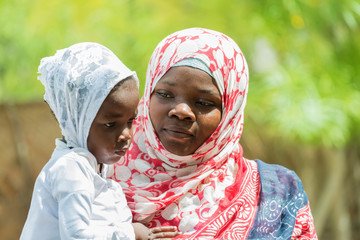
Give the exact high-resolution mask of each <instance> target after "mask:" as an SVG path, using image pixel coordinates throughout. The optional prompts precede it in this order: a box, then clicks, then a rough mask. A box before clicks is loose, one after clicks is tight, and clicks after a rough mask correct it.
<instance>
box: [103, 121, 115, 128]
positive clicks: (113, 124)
mask: <svg viewBox="0 0 360 240" xmlns="http://www.w3.org/2000/svg"><path fill="white" fill-rule="evenodd" d="M104 125H105V127H113V126H115V122H111V123H105V124H104Z"/></svg>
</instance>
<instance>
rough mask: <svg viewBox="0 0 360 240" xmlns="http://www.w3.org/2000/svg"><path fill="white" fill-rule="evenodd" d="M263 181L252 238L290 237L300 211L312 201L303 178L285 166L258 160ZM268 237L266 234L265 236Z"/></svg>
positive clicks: (261, 180) (250, 235)
mask: <svg viewBox="0 0 360 240" xmlns="http://www.w3.org/2000/svg"><path fill="white" fill-rule="evenodd" d="M256 163H257V166H258V172H259V176H260V182H261V190H260V196H259V203H258V210H257V214H256V218H255V221H254V225H253V227H252V230H251V233H250V234H249V238H248V239H259V237H260V236H261V237H262V238H261V239H265V238H266V239H270V238H271V239H272V238H275V236H282V237H284V238H281V239H285V238H289V237H290V236H292V232H293V229H294V226H295V221H296V216H297V212H298V211H299V210H300V209H302V208H304V207H306V206H307V204H308V198H307V195H306V193H305V191H304V189H303V185H302V182H301V180H300V178H299V177H298V176H297V175H296V173H295V172H294V171H292V170H289V169H287V168H285V167H283V166H280V165H276V164H268V163H265V162H263V161H260V160H256ZM264 237H265V238H264Z"/></svg>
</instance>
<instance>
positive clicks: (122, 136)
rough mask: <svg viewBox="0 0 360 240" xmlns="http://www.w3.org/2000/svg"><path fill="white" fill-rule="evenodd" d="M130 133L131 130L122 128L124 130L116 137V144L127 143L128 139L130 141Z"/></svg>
mask: <svg viewBox="0 0 360 240" xmlns="http://www.w3.org/2000/svg"><path fill="white" fill-rule="evenodd" d="M131 131H132V128H129V127H126V128H124V130H123V131H122V132H121V134H120V135H119V137H118V142H121V141H128V140H129V139H131V135H132V134H131Z"/></svg>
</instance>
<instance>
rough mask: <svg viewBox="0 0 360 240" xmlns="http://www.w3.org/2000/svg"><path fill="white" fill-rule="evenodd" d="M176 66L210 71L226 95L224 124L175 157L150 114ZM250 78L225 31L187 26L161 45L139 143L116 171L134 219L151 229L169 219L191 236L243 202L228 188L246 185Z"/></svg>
mask: <svg viewBox="0 0 360 240" xmlns="http://www.w3.org/2000/svg"><path fill="white" fill-rule="evenodd" d="M173 66H174V67H176V66H191V67H195V68H199V69H201V70H203V71H205V72H208V73H209V74H210V75H211V76H212V77H213V78H214V80H215V82H216V84H217V87H218V88H219V91H220V94H221V98H222V119H221V122H220V124H219V126H218V127H217V129H216V130H215V131H214V133H213V134H212V135H211V136H210V137H209V139H208V140H207V141H205V142H204V144H203V145H202V146H200V147H199V148H198V149H197V150H196V151H195V153H194V154H191V155H187V156H178V155H175V154H172V153H170V152H168V151H167V150H166V149H165V148H164V146H163V145H162V144H161V142H160V140H159V138H158V137H157V135H156V133H155V131H154V128H153V126H152V123H151V120H150V117H149V102H150V97H151V93H152V91H153V89H154V87H155V85H156V83H157V82H158V81H159V80H160V79H161V77H162V76H164V74H165V73H166V72H167V71H168V70H169V69H170V68H171V67H173ZM248 82H249V74H248V67H247V63H246V61H245V58H244V56H243V54H242V52H241V51H240V49H239V47H238V46H237V44H236V43H235V42H234V41H233V40H232V39H231V38H229V37H228V36H226V35H224V34H222V33H219V32H216V31H212V30H208V29H202V28H191V29H185V30H182V31H179V32H175V33H173V34H171V35H169V36H167V37H166V38H165V39H163V40H162V41H161V42H160V43H159V44H158V46H157V47H156V49H155V50H154V52H153V54H152V56H151V59H150V62H149V65H148V70H147V75H146V86H145V92H144V95H143V98H142V100H141V101H140V105H139V109H138V110H139V114H138V122H137V123H136V124H135V125H134V127H135V132H134V138H133V144H132V146H131V148H130V150H128V152H127V155H126V159H124V160H123V161H122V162H120V163H117V164H115V165H114V166H115V167H114V173H113V175H112V178H113V179H114V180H116V181H120V184H121V185H122V187H123V189H124V191H125V194H126V195H127V200H128V204H129V206H130V208H131V209H132V211H133V215H134V220H135V221H143V222H150V225H151V226H159V225H163V224H170V225H174V226H179V229H180V231H183V232H186V234H193V233H194V234H195V232H196V234H198V233H199V232H201V231H200V229H202V228H203V227H204V226H205V225H207V224H208V223H209V222H210V221H212V220H214V216H215V215H214V214H219V213H220V212H226V211H227V210H226V209H228V208H229V205H231V204H233V203H234V201H235V200H237V199H236V196H237V195H238V192H237V191H238V189H237V190H236V191H235V192H232V191H228V190H226V188H227V187H229V186H230V185H232V186H235V187H239V186H240V184H241V182H242V181H243V179H244V176H242V175H241V174H240V172H242V171H243V170H244V164H242V162H243V161H242V158H243V157H242V148H241V146H240V144H239V139H240V136H241V133H242V129H243V120H244V108H245V103H246V95H247V91H248ZM159 107H161V106H159ZM225 190H226V191H225ZM229 216H230V215H229ZM223 220H224V219H223ZM229 221H230V220H229ZM231 221H232V220H231ZM229 226H230V225H229ZM220 228H222V227H221V224H220ZM204 229H205V228H204ZM214 234H217V231H215V230H214ZM191 236H193V235H191Z"/></svg>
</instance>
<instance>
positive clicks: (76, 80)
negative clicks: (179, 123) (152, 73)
mask: <svg viewBox="0 0 360 240" xmlns="http://www.w3.org/2000/svg"><path fill="white" fill-rule="evenodd" d="M38 71H39V73H40V74H41V75H40V76H39V77H38V79H39V80H40V81H41V83H42V84H43V85H44V87H45V94H44V99H45V101H46V102H47V103H48V104H49V106H50V108H51V110H52V111H53V113H54V114H55V117H56V119H57V120H58V123H59V125H60V128H61V132H62V135H63V136H64V138H65V139H66V143H67V146H68V147H81V148H85V149H87V138H88V135H89V131H90V127H91V124H92V122H93V120H94V118H95V116H96V114H97V112H98V110H99V108H100V107H101V105H102V103H103V101H104V100H105V98H106V97H107V95H108V94H109V93H110V91H111V89H113V87H114V86H115V85H116V84H117V83H119V82H120V81H122V80H124V79H126V78H127V77H129V76H133V77H134V79H136V81H137V82H138V79H137V77H136V73H135V72H133V71H131V70H130V69H128V68H127V67H126V66H125V65H124V64H123V63H122V62H121V61H120V60H119V59H118V58H117V57H116V56H115V54H114V53H113V52H111V51H110V50H109V49H108V48H106V47H104V46H102V45H100V44H97V43H87V42H85V43H78V44H75V45H72V46H70V47H68V48H65V49H62V50H58V51H57V52H56V54H55V55H54V56H51V57H45V58H43V59H42V60H41V63H40V66H39V69H38Z"/></svg>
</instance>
